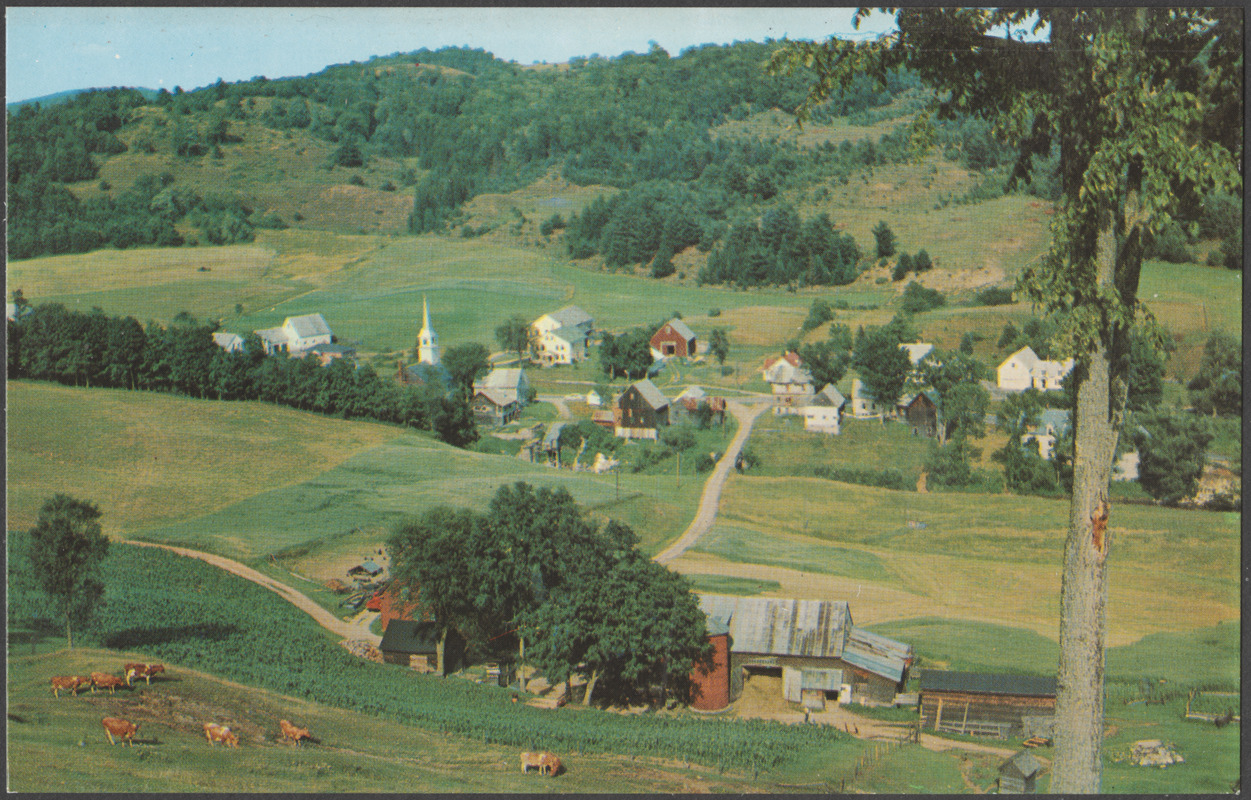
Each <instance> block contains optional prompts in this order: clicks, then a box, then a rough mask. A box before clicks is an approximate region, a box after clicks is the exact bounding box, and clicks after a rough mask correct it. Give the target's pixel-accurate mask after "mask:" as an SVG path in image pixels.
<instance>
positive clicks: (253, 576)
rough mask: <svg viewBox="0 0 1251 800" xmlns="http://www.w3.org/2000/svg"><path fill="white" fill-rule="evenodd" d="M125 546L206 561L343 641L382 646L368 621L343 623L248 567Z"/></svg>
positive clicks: (151, 544)
mask: <svg viewBox="0 0 1251 800" xmlns="http://www.w3.org/2000/svg"><path fill="white" fill-rule="evenodd" d="M128 544H137V545H140V546H141V547H160V548H161V549H163V550H169V551H170V552H173V553H178V554H179V555H182V556H187V557H189V558H198V559H200V560H201V561H205V562H208V563H209V564H212V565H213V566H215V567H218V568H219V569H224V570H226V571H227V572H231V573H234V574H235V575H238V576H239V577H240V578H246V579H248V580H250V581H252V582H253V583H256V584H260V585H261V586H264V587H265V588H266V589H269V590H270V591H271V592H274V593H276V594H277V595H279V596H280V597H282V598H283V599H284V600H286V601H287V602H289V603H291V604H292V605H293V606H295V607H296V608H298V609H300V610H301V611H303V612H304V613H306V614H308V615H309V616H310V617H312V618H313V619H314V620H316V621H317V624H318V625H321V626H322V627H323V628H325V629H326V630H328V631H331V632H332V633H334V634H336V635H338V636H342V637H343V638H344V639H361V640H364V641H367V642H369V643H370V644H373V645H375V646H377V645H379V644H381V643H382V637H381V636H378V635H377V634H374V633H371V632H370V630H369V623H368V622H366V623H364V624H363V625H361V624H357V623H359V622H360V621H361V619H360V618H358V619H357V620H354V621H352V622H345V621H344V620H341V619H339V618H338V617H336V616H335V615H334V614H331V613H330V612H329V611H327V610H326V609H324V608H322V607H321V606H319V605H318V604H317V603H314V602H313V601H312V600H311V599H310V598H309V597H308V595H305V594H303V593H301V592H298V591H296V590H295V589H292V588H291V587H290V586H288V585H286V584H285V583H282V582H280V581H276V580H274V579H273V578H271V577H269V576H268V575H262V574H261V573H259V572H257V571H256V570H254V569H252V568H251V567H248V566H244V565H243V564H240V563H239V562H238V561H233V560H231V559H229V558H224V557H222V556H218V555H213V554H212V553H202V552H200V551H199V550H188V549H187V548H185V547H174V546H173V545H168V544H156V543H154V542H136V541H128ZM372 621H373V620H372V619H370V620H369V622H372Z"/></svg>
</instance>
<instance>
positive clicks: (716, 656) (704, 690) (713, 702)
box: [691, 619, 730, 711]
mask: <svg viewBox="0 0 1251 800" xmlns="http://www.w3.org/2000/svg"><path fill="white" fill-rule="evenodd" d="M708 641H709V642H711V643H712V664H711V665H710V666H708V667H704V666H699V667H696V668H695V669H693V670H691V685H692V687H693V691H692V695H693V697H692V698H691V705H692V706H693V707H694V708H698V709H699V710H700V711H717V710H720V709H722V708H725V707H726V706H728V705H729V704H730V628H729V626H728V625H726V624H725V623H724V622H721V621H718V620H711V619H710V620H708Z"/></svg>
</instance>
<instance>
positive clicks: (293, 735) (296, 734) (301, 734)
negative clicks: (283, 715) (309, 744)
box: [278, 719, 313, 744]
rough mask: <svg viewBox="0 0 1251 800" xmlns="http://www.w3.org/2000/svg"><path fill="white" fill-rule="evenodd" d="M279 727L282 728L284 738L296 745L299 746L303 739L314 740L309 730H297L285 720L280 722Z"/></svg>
mask: <svg viewBox="0 0 1251 800" xmlns="http://www.w3.org/2000/svg"><path fill="white" fill-rule="evenodd" d="M278 726H279V727H280V728H282V738H283V739H286V740H289V741H292V742H295V743H296V744H299V743H300V740H301V739H310V740H311V739H312V738H313V734H311V733H309V732H308V728H297V727H295V726H294V725H292V724H291V723H290V722H287V721H286V720H285V719H280V720H278Z"/></svg>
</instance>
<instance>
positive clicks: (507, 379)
mask: <svg viewBox="0 0 1251 800" xmlns="http://www.w3.org/2000/svg"><path fill="white" fill-rule="evenodd" d="M473 388H474V389H475V390H477V389H504V390H505V391H508V392H512V393H513V394H515V395H517V402H519V403H521V404H522V405H525V404H526V398H527V397H528V396H529V394H530V381H529V380H528V379H527V378H526V371H525V370H524V369H522V368H520V367H513V368H509V369H499V368H497V369H493V370H491V372H490V373H489V374H488V375H487V376H486V377H485V378H483V379H482V380H481V381H474V385H473Z"/></svg>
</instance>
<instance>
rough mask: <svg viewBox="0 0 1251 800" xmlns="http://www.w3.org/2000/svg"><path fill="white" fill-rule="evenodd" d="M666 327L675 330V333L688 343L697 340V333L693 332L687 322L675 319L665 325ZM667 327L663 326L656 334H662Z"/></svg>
mask: <svg viewBox="0 0 1251 800" xmlns="http://www.w3.org/2000/svg"><path fill="white" fill-rule="evenodd" d="M665 325H668V326H669V327H670V328H673V331H674V333H676V334H677V335H678V336H681V337H682V338H683V339H686V340H687V341H688V342H689V341H690V340H691V339H694V338H695V331H693V330H691V329H690V327H689V326H688V325H687V324H686V323H685V322H683V321H682V320H680V319H678V318H677V317H674V318H673V319H671V320H669V321H668V322H666V323H665ZM665 325H661V326H660V330H658V331H656V333H660V331H662V330H664V329H665Z"/></svg>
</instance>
